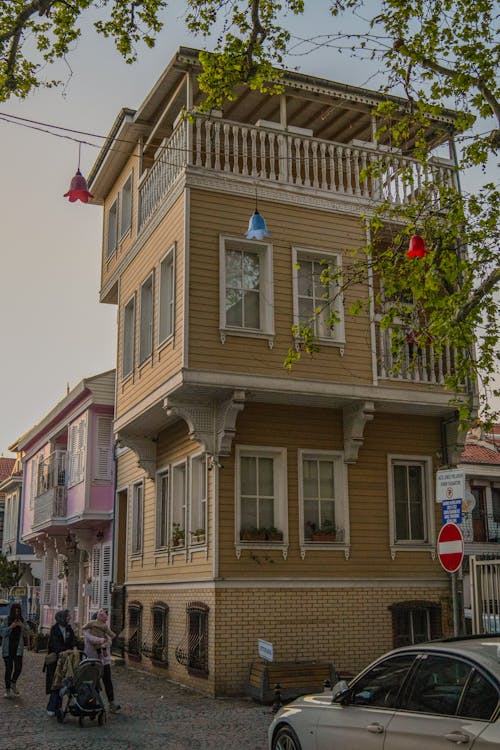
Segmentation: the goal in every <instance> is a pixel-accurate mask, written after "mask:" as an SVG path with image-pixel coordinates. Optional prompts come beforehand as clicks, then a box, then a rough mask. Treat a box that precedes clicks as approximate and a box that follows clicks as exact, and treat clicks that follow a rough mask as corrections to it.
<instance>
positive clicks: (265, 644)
mask: <svg viewBox="0 0 500 750" xmlns="http://www.w3.org/2000/svg"><path fill="white" fill-rule="evenodd" d="M257 647H258V649H259V656H260V658H261V659H265V660H266V661H272V660H273V644H272V643H269V641H263V640H262V638H259V639H258V641H257Z"/></svg>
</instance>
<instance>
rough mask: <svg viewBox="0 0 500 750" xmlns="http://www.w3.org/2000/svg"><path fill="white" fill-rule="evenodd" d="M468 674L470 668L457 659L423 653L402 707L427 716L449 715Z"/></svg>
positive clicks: (453, 712)
mask: <svg viewBox="0 0 500 750" xmlns="http://www.w3.org/2000/svg"><path fill="white" fill-rule="evenodd" d="M470 674H471V666H470V665H469V664H466V663H465V662H463V661H460V660H459V659H454V658H453V657H450V656H441V655H439V654H426V658H425V659H419V661H418V670H417V672H416V674H415V675H414V677H413V680H412V682H411V684H410V685H409V686H408V690H407V691H406V694H405V695H404V697H403V701H402V708H403V709H405V710H407V711H417V712H422V713H426V714H442V715H446V716H452V715H454V714H455V713H456V711H457V708H458V704H459V701H460V697H461V695H462V692H463V689H464V687H465V684H466V682H467V679H468V677H469V675H470Z"/></svg>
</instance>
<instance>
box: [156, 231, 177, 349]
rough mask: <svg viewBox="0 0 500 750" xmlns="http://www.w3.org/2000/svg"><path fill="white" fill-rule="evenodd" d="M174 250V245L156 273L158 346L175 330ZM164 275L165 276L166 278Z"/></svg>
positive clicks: (169, 337) (161, 261)
mask: <svg viewBox="0 0 500 750" xmlns="http://www.w3.org/2000/svg"><path fill="white" fill-rule="evenodd" d="M175 250H176V246H175V244H174V245H172V247H171V248H170V250H168V252H167V253H165V255H164V256H163V258H162V259H161V260H160V266H159V271H158V345H159V346H161V345H162V344H164V343H165V342H166V341H169V339H171V338H172V336H173V335H174V330H175V256H176V252H175ZM165 269H166V270H165ZM165 273H166V274H167V277H166V278H165V275H164V274H165ZM169 282H170V283H169Z"/></svg>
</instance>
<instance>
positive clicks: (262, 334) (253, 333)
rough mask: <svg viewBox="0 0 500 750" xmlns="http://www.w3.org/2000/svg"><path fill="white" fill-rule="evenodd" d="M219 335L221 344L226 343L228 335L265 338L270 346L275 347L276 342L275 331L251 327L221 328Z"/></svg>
mask: <svg viewBox="0 0 500 750" xmlns="http://www.w3.org/2000/svg"><path fill="white" fill-rule="evenodd" d="M219 335H220V340H221V344H225V343H226V338H227V336H239V337H241V338H247V339H264V340H265V341H267V343H268V345H269V348H270V349H272V348H273V344H274V332H273V331H267V332H266V331H258V330H254V329H249V328H219Z"/></svg>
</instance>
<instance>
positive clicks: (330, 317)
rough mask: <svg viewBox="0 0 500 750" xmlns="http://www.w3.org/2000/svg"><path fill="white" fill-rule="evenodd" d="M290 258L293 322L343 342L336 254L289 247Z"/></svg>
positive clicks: (338, 259)
mask: <svg viewBox="0 0 500 750" xmlns="http://www.w3.org/2000/svg"><path fill="white" fill-rule="evenodd" d="M292 261H293V291H294V300H293V303H294V324H295V325H296V326H300V325H303V326H306V327H308V328H310V329H311V330H312V331H313V333H314V335H315V336H316V338H318V339H322V340H324V341H330V342H332V343H344V341H345V334H344V312H343V300H342V294H341V290H340V285H339V282H338V280H337V278H336V277H337V276H338V271H339V267H340V256H339V255H336V254H332V253H326V252H325V253H322V252H321V251H318V250H308V249H306V248H293V249H292ZM330 275H331V276H333V277H334V278H333V279H332V280H329V278H328V277H329V276H330Z"/></svg>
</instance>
